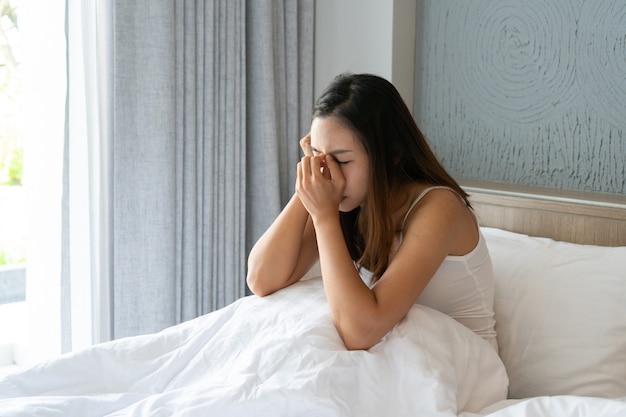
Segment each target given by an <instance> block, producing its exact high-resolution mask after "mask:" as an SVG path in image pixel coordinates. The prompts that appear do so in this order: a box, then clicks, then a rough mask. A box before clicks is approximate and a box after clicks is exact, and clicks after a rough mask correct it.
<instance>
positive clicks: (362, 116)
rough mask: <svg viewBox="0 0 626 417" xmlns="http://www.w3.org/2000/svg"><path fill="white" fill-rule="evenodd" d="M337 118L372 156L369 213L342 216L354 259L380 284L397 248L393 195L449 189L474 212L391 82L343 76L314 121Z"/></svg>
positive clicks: (366, 210) (319, 102)
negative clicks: (431, 187)
mask: <svg viewBox="0 0 626 417" xmlns="http://www.w3.org/2000/svg"><path fill="white" fill-rule="evenodd" d="M318 117H334V118H338V119H339V120H341V121H342V122H343V123H345V124H346V125H347V126H348V127H350V128H351V129H352V130H353V131H354V132H355V133H356V136H357V138H358V139H359V140H360V142H361V144H362V146H363V148H364V149H365V151H366V152H367V154H368V156H369V162H370V182H369V190H368V200H367V201H368V203H367V205H366V206H365V207H364V210H363V211H364V213H361V209H360V208H357V209H355V210H353V211H351V212H349V213H340V216H341V225H342V229H343V234H344V237H345V240H346V243H347V245H348V249H349V251H350V254H351V256H352V259H354V260H355V261H357V263H358V264H359V265H360V266H363V267H365V268H367V269H369V270H371V271H372V272H373V276H374V279H375V280H376V279H378V278H380V276H381V275H382V274H383V272H384V271H385V269H387V265H388V261H389V252H390V250H391V245H392V242H393V237H394V232H393V230H392V224H391V223H392V220H391V214H392V209H393V208H392V207H390V206H389V202H390V201H391V198H390V197H391V195H392V193H393V192H394V191H395V190H398V189H399V188H400V187H402V186H403V185H406V184H409V183H413V182H424V183H429V184H436V185H444V186H447V187H450V188H452V189H453V190H455V191H456V192H457V193H458V194H459V195H460V196H461V197H462V198H463V199H464V200H465V203H466V204H467V205H468V206H469V201H468V195H467V193H466V192H465V191H464V190H463V189H462V188H461V187H460V186H459V185H458V183H457V182H456V181H455V180H454V179H453V178H452V177H451V176H450V175H449V174H448V172H447V171H446V170H445V169H444V167H443V166H442V165H441V163H440V162H439V160H438V159H437V158H436V156H435V154H434V153H433V151H432V150H431V149H430V147H429V145H428V143H427V141H426V139H425V137H424V135H423V134H422V132H420V130H419V128H418V127H417V124H416V123H415V120H414V119H413V116H412V115H411V112H410V111H409V109H408V108H407V106H406V104H405V103H404V101H403V100H402V97H401V96H400V94H399V93H398V91H397V90H396V88H395V87H394V86H393V84H391V83H390V82H389V81H387V80H385V79H384V78H381V77H379V76H376V75H371V74H350V73H345V74H341V75H339V76H337V77H336V78H335V79H334V80H333V81H332V82H331V83H330V85H328V87H327V88H326V89H325V90H324V92H323V93H322V94H321V95H320V97H319V98H318V99H317V101H316V103H315V106H314V107H313V118H318Z"/></svg>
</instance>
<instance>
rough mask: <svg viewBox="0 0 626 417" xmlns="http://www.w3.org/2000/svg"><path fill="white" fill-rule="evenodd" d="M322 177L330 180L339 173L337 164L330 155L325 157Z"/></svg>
mask: <svg viewBox="0 0 626 417" xmlns="http://www.w3.org/2000/svg"><path fill="white" fill-rule="evenodd" d="M325 166H326V167H325V169H324V177H325V178H327V179H332V178H333V176H334V175H335V174H336V173H337V172H339V171H340V168H339V164H338V163H337V161H336V160H335V158H334V157H333V156H332V155H327V156H326V160H325Z"/></svg>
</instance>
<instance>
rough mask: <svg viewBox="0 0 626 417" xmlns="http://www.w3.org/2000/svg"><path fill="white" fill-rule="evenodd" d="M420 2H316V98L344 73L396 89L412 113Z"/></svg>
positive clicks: (347, 0)
mask: <svg viewBox="0 0 626 417" xmlns="http://www.w3.org/2000/svg"><path fill="white" fill-rule="evenodd" d="M415 7H416V5H415V0H317V2H316V4H315V69H314V72H315V79H314V92H315V96H316V97H317V96H318V95H319V94H320V93H321V92H322V90H323V89H324V87H326V85H327V84H328V83H329V82H330V81H331V80H332V79H333V78H334V77H335V76H336V75H337V74H339V73H342V72H345V71H350V72H354V73H358V72H369V73H373V74H376V75H380V76H382V77H384V78H386V79H388V80H389V81H391V82H392V83H394V85H395V86H396V88H397V89H398V91H399V92H400V94H401V95H402V97H403V98H404V100H405V101H406V102H407V105H408V106H409V109H412V108H413V105H412V103H413V66H414V50H415V10H416V9H415Z"/></svg>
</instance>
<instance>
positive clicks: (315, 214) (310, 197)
mask: <svg viewBox="0 0 626 417" xmlns="http://www.w3.org/2000/svg"><path fill="white" fill-rule="evenodd" d="M310 140H311V137H310V134H309V135H307V136H305V137H304V138H302V139H301V141H300V146H301V147H302V150H303V151H304V156H303V157H302V159H301V160H300V162H299V163H298V172H297V179H296V193H297V195H298V197H299V198H300V201H302V204H303V205H304V207H305V208H306V210H307V211H308V212H309V214H310V215H311V218H312V219H313V221H314V222H316V220H317V219H320V218H324V216H334V215H337V213H338V211H339V204H340V203H341V200H342V199H343V192H344V189H345V186H346V182H345V178H344V176H343V173H342V171H341V167H340V166H339V164H338V163H337V161H336V160H335V158H333V156H332V155H326V154H319V155H313V152H312V150H311V142H310Z"/></svg>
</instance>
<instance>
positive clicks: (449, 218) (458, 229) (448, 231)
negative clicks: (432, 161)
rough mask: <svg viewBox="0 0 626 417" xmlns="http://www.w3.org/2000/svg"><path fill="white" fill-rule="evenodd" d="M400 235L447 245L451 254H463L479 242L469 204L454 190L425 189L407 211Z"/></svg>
mask: <svg viewBox="0 0 626 417" xmlns="http://www.w3.org/2000/svg"><path fill="white" fill-rule="evenodd" d="M403 234H404V235H405V236H410V235H413V236H419V237H421V239H427V240H436V241H439V242H440V243H442V244H446V246H447V247H448V248H449V254H450V255H465V254H467V253H469V252H471V251H472V250H473V249H474V248H475V247H476V245H477V244H478V226H477V224H476V219H475V217H474V214H473V213H472V210H471V208H470V207H468V206H467V205H466V204H465V201H464V200H463V199H462V198H461V196H460V195H458V194H457V193H456V192H455V191H453V190H451V189H448V188H437V189H432V190H430V191H428V192H427V193H426V194H425V195H424V196H423V197H422V199H421V200H420V201H419V202H418V203H417V204H416V205H415V207H414V208H413V210H411V212H410V213H409V214H408V216H407V219H406V222H405V225H404V228H403Z"/></svg>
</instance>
